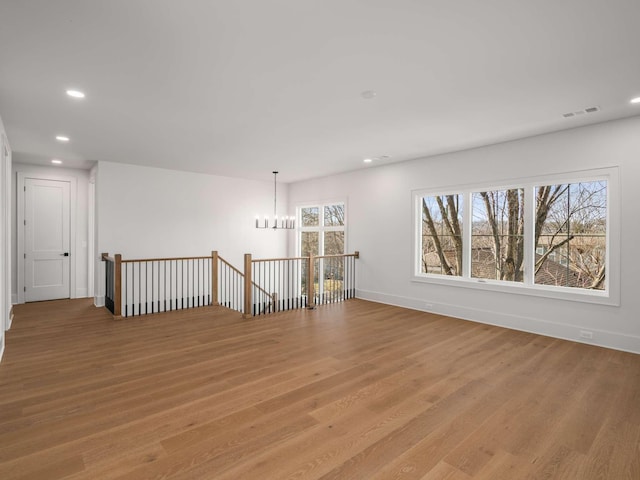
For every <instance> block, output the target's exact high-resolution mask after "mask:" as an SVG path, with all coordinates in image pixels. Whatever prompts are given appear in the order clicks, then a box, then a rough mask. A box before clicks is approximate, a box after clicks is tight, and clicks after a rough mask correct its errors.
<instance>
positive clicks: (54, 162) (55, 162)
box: [51, 158, 62, 165]
mask: <svg viewBox="0 0 640 480" xmlns="http://www.w3.org/2000/svg"><path fill="white" fill-rule="evenodd" d="M51 163H53V164H55V165H60V164H61V163H62V160H58V159H57V158H54V159H53V160H51Z"/></svg>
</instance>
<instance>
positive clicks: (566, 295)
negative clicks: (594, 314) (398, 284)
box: [411, 274, 620, 307]
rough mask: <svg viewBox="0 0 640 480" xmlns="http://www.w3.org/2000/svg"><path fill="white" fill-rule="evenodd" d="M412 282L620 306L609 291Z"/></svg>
mask: <svg viewBox="0 0 640 480" xmlns="http://www.w3.org/2000/svg"><path fill="white" fill-rule="evenodd" d="M411 281H412V282H416V283H429V284H436V285H443V286H448V287H460V288H471V289H475V290H485V291H491V292H498V293H508V294H514V295H528V296H534V297H543V298H549V299H554V300H564V301H570V302H581V303H594V304H599V305H608V306H616V307H618V306H620V298H619V296H616V295H612V294H611V292H609V291H597V290H585V289H576V288H570V287H552V286H546V285H524V284H522V283H513V282H503V281H500V280H487V279H479V278H462V277H451V276H436V275H424V274H415V275H414V276H413V277H412V279H411Z"/></svg>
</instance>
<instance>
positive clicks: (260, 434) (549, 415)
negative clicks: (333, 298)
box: [0, 300, 640, 480]
mask: <svg viewBox="0 0 640 480" xmlns="http://www.w3.org/2000/svg"><path fill="white" fill-rule="evenodd" d="M543 478H544V479H568V480H573V479H576V480H590V479H612V480H624V479H629V480H638V479H640V355H633V354H628V353H622V352H617V351H613V350H607V349H603V348H598V347H593V346H588V345H582V344H577V343H572V342H567V341H562V340H556V339H552V338H548V337H542V336H538V335H533V334H528V333H523V332H516V331H511V330H505V329H501V328H497V327H491V326H487V325H482V324H475V323H472V322H465V321H462V320H456V319H452V318H447V317H442V316H438V315H431V314H427V313H421V312H415V311H411V310H405V309H402V308H397V307H391V306H385V305H380V304H376V303H371V302H366V301H362V300H350V301H348V302H345V303H342V304H334V305H327V306H323V307H319V308H318V309H316V310H314V311H304V310H303V311H293V312H285V313H281V314H276V315H272V316H269V317H259V318H255V319H249V320H243V319H242V318H241V315H240V314H237V313H235V312H231V311H229V310H226V309H224V308H215V307H211V308H209V307H207V308H202V309H197V310H192V311H188V312H183V313H175V312H174V313H167V314H156V315H153V316H147V317H143V318H133V319H125V320H120V321H115V320H113V319H112V318H111V317H110V315H108V314H107V313H106V311H105V310H104V309H97V308H95V307H93V306H92V305H91V302H90V301H89V300H64V301H55V302H42V303H33V304H27V305H19V306H16V307H15V319H14V324H13V328H12V329H11V331H9V332H8V335H7V346H6V351H5V357H4V360H3V362H2V363H1V364H0V479H3V480H11V479H46V480H56V479H70V480H71V479H73V480H79V479H92V480H93V479H99V480H103V479H104V480H124V479H130V480H144V479H172V480H173V479H176V480H177V479H216V480H218V479H219V480H230V479H243V480H252V479H260V480H264V479H278V480H279V479H298V480H311V479H322V480H328V479H340V480H345V479H366V480H387V479H403V480H404V479H422V480H444V479H448V480H470V479H488V480H500V479H508V480H520V479H543Z"/></svg>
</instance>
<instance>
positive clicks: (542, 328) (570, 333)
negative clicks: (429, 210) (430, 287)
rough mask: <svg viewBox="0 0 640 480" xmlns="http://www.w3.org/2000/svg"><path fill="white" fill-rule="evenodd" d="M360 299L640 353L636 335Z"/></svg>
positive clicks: (367, 295)
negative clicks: (587, 335) (588, 337)
mask: <svg viewBox="0 0 640 480" xmlns="http://www.w3.org/2000/svg"><path fill="white" fill-rule="evenodd" d="M356 297H357V298H361V299H363V300H371V301H373V302H379V303H384V304H387V305H395V306H398V307H404V308H410V309H412V310H419V311H422V312H430V313H436V314H439V315H447V316H450V317H455V318H460V319H462V320H469V321H472V322H478V323H485V324H488V325H495V326H498V327H504V328H510V329H512V330H520V331H523V332H529V333H536V334H538V335H545V336H548V337H554V338H560V339H563V340H571V341H573V342H580V343H585V344H588V345H597V346H600V347H606V348H612V349H614V350H622V351H624V352H631V353H640V336H636V335H623V334H620V333H616V332H611V331H608V330H596V329H593V328H591V327H580V326H576V325H570V324H566V323H561V322H549V321H547V320H542V319H539V318H533V317H528V316H524V315H509V314H505V313H503V312H500V311H490V310H480V309H476V308H468V307H462V306H460V305H451V304H445V303H438V304H437V305H435V306H434V308H431V309H428V310H427V309H426V308H424V300H420V299H417V298H410V297H403V296H399V295H389V294H386V293H380V292H371V291H367V290H356ZM580 330H588V331H590V332H593V339H591V340H585V339H584V338H580Z"/></svg>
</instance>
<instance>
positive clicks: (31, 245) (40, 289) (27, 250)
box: [24, 178, 71, 302]
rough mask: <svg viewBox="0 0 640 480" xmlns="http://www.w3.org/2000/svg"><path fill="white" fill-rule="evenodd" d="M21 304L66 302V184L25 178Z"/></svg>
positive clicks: (67, 226)
mask: <svg viewBox="0 0 640 480" xmlns="http://www.w3.org/2000/svg"><path fill="white" fill-rule="evenodd" d="M24 185H25V191H24V195H25V203H24V206H25V208H24V210H25V212H24V219H25V225H24V242H25V245H24V255H25V257H24V268H25V272H24V279H25V300H26V301H27V302H35V301H39V300H53V299H57V298H69V297H70V289H69V255H70V253H71V252H70V251H69V245H70V244H69V233H70V225H69V206H70V198H69V194H70V184H69V182H64V181H58V180H41V179H35V178H25V184H24Z"/></svg>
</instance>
